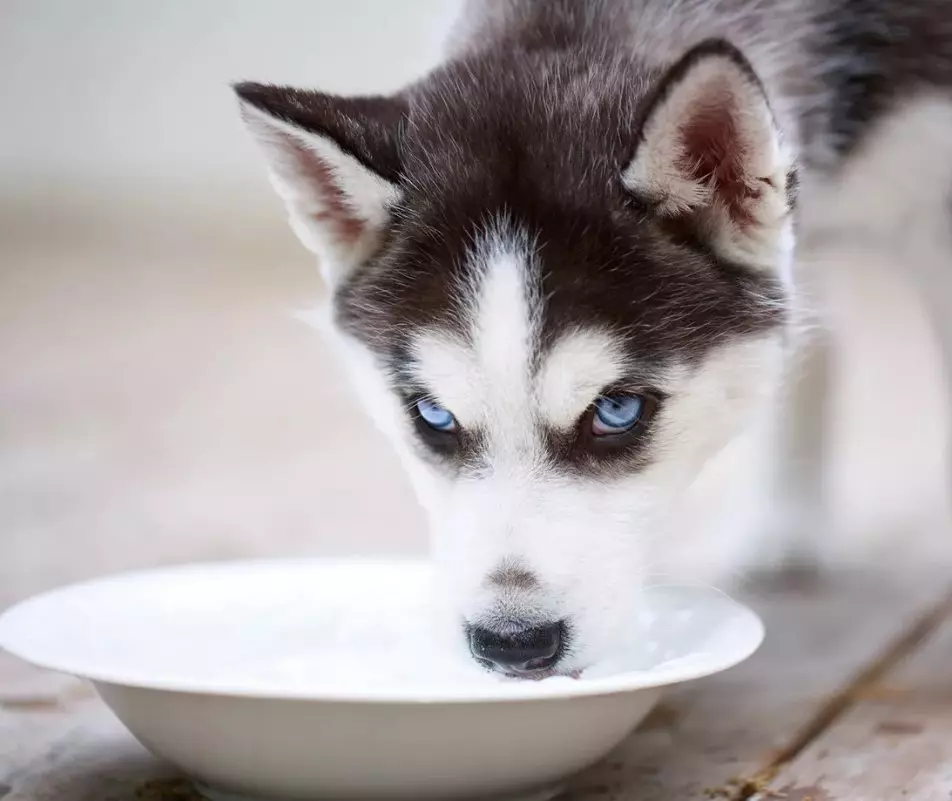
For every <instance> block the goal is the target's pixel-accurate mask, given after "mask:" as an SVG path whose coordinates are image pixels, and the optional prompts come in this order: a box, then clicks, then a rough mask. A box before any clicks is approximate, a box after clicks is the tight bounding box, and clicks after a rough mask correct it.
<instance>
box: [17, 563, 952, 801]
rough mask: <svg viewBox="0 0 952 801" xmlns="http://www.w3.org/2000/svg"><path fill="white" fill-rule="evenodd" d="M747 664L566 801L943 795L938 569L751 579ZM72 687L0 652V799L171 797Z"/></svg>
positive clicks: (943, 588) (951, 655)
mask: <svg viewBox="0 0 952 801" xmlns="http://www.w3.org/2000/svg"><path fill="white" fill-rule="evenodd" d="M745 596H746V597H745V600H747V601H748V602H749V603H751V604H752V605H754V606H755V607H756V608H757V609H758V611H759V612H760V613H761V614H762V615H763V616H764V618H765V621H766V624H767V632H768V636H767V640H766V642H765V644H764V646H763V648H762V649H761V650H760V652H759V653H758V654H757V655H756V656H755V657H754V658H752V659H751V660H750V661H748V662H747V663H745V664H744V665H741V666H739V667H737V668H735V669H733V670H731V671H728V672H726V673H724V674H722V675H720V676H717V677H714V678H712V679H709V680H706V681H701V682H698V683H696V684H693V685H690V686H688V687H686V688H685V689H683V690H682V691H680V692H673V693H671V694H670V695H669V696H668V697H667V698H666V699H665V700H663V701H662V703H661V705H659V706H658V707H657V708H656V710H655V711H654V712H653V713H652V715H651V716H650V717H649V718H648V720H647V721H646V722H645V723H644V725H643V726H642V727H641V728H640V729H639V730H638V731H637V732H635V734H634V735H633V736H632V737H631V738H630V739H629V740H628V742H627V743H625V745H624V746H623V747H622V748H621V749H619V751H618V752H617V753H616V754H615V755H614V756H613V757H612V758H610V759H608V760H607V761H606V762H604V763H603V764H602V765H599V766H598V767H596V768H594V769H592V770H590V771H588V772H587V773H586V774H583V775H581V776H579V777H577V778H576V779H575V780H574V781H573V782H572V784H571V786H570V788H569V791H568V793H567V795H566V796H565V798H566V800H567V801H662V799H663V801H691V799H703V800H709V801H716V799H723V800H724V801H742V800H746V801H757V799H763V800H764V801H766V800H767V799H771V798H776V799H786V801H834V800H835V801H843V800H845V799H849V800H850V801H903V800H904V799H909V800H910V801H912V800H915V801H949V799H952V670H950V669H949V663H950V661H952V576H950V575H949V574H947V573H944V572H943V573H942V574H939V575H932V574H931V573H920V574H917V575H915V576H909V575H906V576H905V577H904V581H901V582H900V581H899V580H898V579H897V578H896V577H894V576H889V575H888V574H886V573H885V571H884V573H883V574H882V575H870V574H867V575H842V576H836V577H829V578H826V579H824V580H822V581H821V580H818V579H813V580H809V581H807V580H800V581H796V582H788V583H787V584H786V585H784V586H781V585H778V583H777V582H773V583H772V584H771V585H769V586H768V585H764V586H762V587H759V588H756V587H752V588H750V589H749V590H748V591H746V592H745ZM191 797H193V796H192V795H191V790H190V788H189V787H188V785H187V783H185V782H183V781H182V780H180V779H179V778H178V777H177V776H176V775H175V773H174V771H172V770H170V769H169V768H168V767H166V766H164V765H162V764H161V763H159V762H158V761H157V760H155V759H153V758H152V757H151V756H149V755H148V754H147V753H146V752H145V751H144V750H143V749H142V748H141V746H139V745H138V744H137V743H135V741H133V740H132V738H131V737H130V736H129V735H128V734H126V733H125V731H124V730H123V729H122V727H121V726H120V725H119V724H118V722H116V721H115V720H114V719H113V718H112V717H111V715H110V714H109V713H108V712H107V711H106V710H105V709H104V708H103V707H102V705H101V704H100V703H99V701H98V700H97V699H96V698H95V697H93V695H92V693H91V691H89V690H88V689H87V688H86V687H85V686H84V685H81V684H78V683H75V682H73V681H71V680H68V679H63V678H60V677H56V676H52V675H49V674H38V673H36V672H34V671H32V670H29V669H27V668H25V666H22V665H19V664H14V663H13V661H12V660H9V659H8V660H6V661H0V798H2V799H4V801H133V799H136V800H137V801H138V800H140V799H145V800H146V801H173V800H174V801H183V799H188V798H191Z"/></svg>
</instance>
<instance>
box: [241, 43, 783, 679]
mask: <svg viewBox="0 0 952 801" xmlns="http://www.w3.org/2000/svg"><path fill="white" fill-rule="evenodd" d="M606 59H607V60H606ZM236 91H237V93H238V96H239V98H240V101H241V105H242V110H243V114H244V118H245V120H246V122H247V124H248V125H249V127H250V128H251V130H252V131H253V133H254V134H255V136H256V138H257V139H258V140H259V142H260V143H261V145H262V146H263V148H264V152H265V153H266V155H267V158H268V163H269V166H270V171H271V176H272V179H273V183H274V185H275V187H276V189H277V191H278V193H279V194H280V195H281V197H282V198H283V199H284V201H285V203H286V205H287V208H288V211H289V214H290V220H291V225H292V226H293V228H294V230H295V231H296V232H297V234H298V235H299V237H300V238H301V240H302V241H303V242H304V244H305V245H306V246H307V247H308V248H310V249H311V250H312V251H313V252H314V253H316V254H317V256H318V258H319V261H320V264H321V267H322V269H323V271H324V274H325V277H326V279H327V282H328V284H329V286H330V288H331V303H332V312H333V320H334V326H333V328H334V331H335V333H336V339H337V341H338V342H339V344H340V345H341V346H342V347H343V348H344V353H345V362H346V364H347V365H348V367H349V368H350V370H351V372H352V374H353V376H354V379H355V382H356V390H357V393H358V396H359V398H360V399H361V400H362V401H363V402H364V404H365V405H366V408H367V410H368V411H369V413H370V415H371V416H372V417H373V419H374V420H375V421H376V422H377V424H378V425H379V427H380V428H381V429H382V430H383V431H384V432H386V434H387V435H388V437H389V438H390V439H391V440H392V442H393V444H394V445H395V447H396V448H397V450H398V451H399V453H400V455H401V457H402V458H403V460H404V462H405V464H406V466H407V468H408V470H409V473H410V476H411V477H412V480H413V483H414V485H415V487H416V491H417V493H418V496H419V499H420V501H421V502H422V504H423V506H424V507H425V508H426V510H427V511H428V513H429V515H430V517H431V521H432V529H433V543H434V554H435V558H436V559H437V561H438V563H439V565H440V571H439V573H440V576H441V578H442V580H443V581H444V582H445V585H446V591H447V596H446V597H447V599H448V601H447V603H448V606H449V607H450V608H451V609H452V613H453V615H454V617H455V618H456V619H457V620H458V621H459V623H460V624H461V626H462V627H463V631H465V632H466V633H467V635H468V636H469V638H470V643H471V647H472V650H473V652H474V655H475V656H476V657H477V658H479V659H481V660H483V661H485V662H487V663H490V664H492V665H495V666H496V667H498V668H500V669H501V670H504V671H505V672H509V673H515V674H523V673H535V674H536V675H538V673H539V671H552V670H556V671H558V672H569V671H572V670H577V669H584V668H585V667H586V666H588V665H590V664H591V663H593V662H595V661H597V660H599V659H601V658H604V657H605V656H606V655H608V654H610V653H611V652H612V651H613V649H616V648H619V647H621V646H622V645H623V642H622V641H623V640H625V639H626V638H627V637H628V636H633V635H634V631H635V627H634V625H633V614H634V610H635V608H636V604H637V595H638V590H639V586H640V583H641V580H642V578H643V577H644V576H645V573H646V571H647V570H648V569H649V567H650V564H651V561H652V549H653V547H654V546H655V544H656V543H657V540H658V538H659V537H662V536H665V535H666V534H667V533H668V532H666V529H665V523H666V519H667V518H668V517H669V515H670V512H671V510H672V508H674V507H675V506H676V505H677V504H678V500H679V497H680V495H681V493H682V492H683V490H684V488H685V487H686V486H687V485H688V484H689V483H690V482H691V481H692V479H693V478H694V476H695V475H696V474H697V472H698V471H699V470H700V468H701V467H702V466H703V465H704V463H705V462H706V461H707V460H708V459H709V458H710V457H711V456H712V455H713V454H715V453H717V452H718V451H719V450H721V449H722V448H723V447H724V446H725V445H726V444H727V443H728V442H730V440H731V439H732V438H734V437H735V436H736V435H737V434H738V433H739V432H740V431H741V430H742V429H743V428H744V427H745V426H746V425H747V424H748V422H749V421H750V420H751V419H752V416H753V415H754V414H755V413H756V410H757V408H758V406H760V405H762V403H763V402H764V400H765V399H766V398H768V397H769V396H770V393H771V390H772V389H773V387H774V384H775V382H776V380H777V373H778V362H779V357H780V348H781V343H782V339H783V327H784V323H785V320H786V307H787V294H788V284H789V281H788V277H789V271H790V261H791V255H792V254H791V251H792V230H791V219H790V217H791V215H790V210H791V202H792V200H791V191H792V187H793V183H794V182H793V181H792V174H793V173H792V169H791V162H790V159H789V156H788V154H787V153H786V151H785V149H784V145H783V142H782V140H781V136H780V132H779V131H778V129H777V126H776V124H775V121H774V117H773V115H772V113H771V109H770V106H769V104H768V101H767V98H766V95H765V93H764V90H763V88H762V87H761V85H760V83H759V82H758V80H757V78H756V77H755V75H754V74H753V72H752V70H751V68H750V66H749V65H748V63H747V62H746V61H745V60H744V58H743V57H742V56H741V55H740V54H739V53H738V52H737V51H736V50H734V49H733V48H732V47H730V46H729V45H727V44H725V43H723V42H708V43H704V44H701V45H699V46H698V47H696V48H695V49H693V50H692V51H690V52H689V53H687V54H686V55H685V56H684V57H683V58H682V59H681V60H680V61H678V62H677V63H675V64H673V65H672V66H670V67H669V68H668V69H666V70H657V69H647V68H645V67H644V66H642V65H640V64H638V63H637V62H636V61H634V60H632V59H631V58H630V57H628V56H625V57H611V58H608V57H604V56H602V57H601V60H599V58H598V57H596V56H593V55H591V54H583V55H582V56H580V57H579V59H578V60H577V61H572V60H571V57H570V56H568V55H566V54H565V53H558V54H550V53H546V52H543V51H533V50H527V51H524V52H521V53H498V52H494V53H491V54H490V53H485V54H479V53H476V54H471V55H468V56H466V57H465V58H460V59H458V60H456V61H453V62H450V63H448V64H447V65H445V66H443V67H441V68H440V69H438V70H436V71H435V72H434V73H432V74H430V75H429V76H428V77H427V78H426V79H424V80H423V81H422V82H420V83H419V84H417V85H414V86H412V87H410V88H409V89H407V90H406V91H404V92H402V93H400V94H398V95H396V96H392V97H360V98H341V97H334V96H329V95H325V94H320V93H316V92H311V91H301V90H296V89H288V88H279V87H273V86H265V85H260V84H241V85H238V86H237V87H236Z"/></svg>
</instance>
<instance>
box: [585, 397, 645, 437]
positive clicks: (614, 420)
mask: <svg viewBox="0 0 952 801" xmlns="http://www.w3.org/2000/svg"><path fill="white" fill-rule="evenodd" d="M644 410H645V401H644V398H642V397H641V396H640V395H603V396H602V397H600V398H599V399H598V400H596V401H595V416H594V417H593V418H592V433H593V434H595V436H597V437H604V436H610V435H611V434H623V433H625V432H626V431H629V430H631V429H632V428H634V427H635V425H636V424H637V423H638V421H639V420H640V419H641V417H642V415H643V414H644Z"/></svg>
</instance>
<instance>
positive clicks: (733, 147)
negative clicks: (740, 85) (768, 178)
mask: <svg viewBox="0 0 952 801" xmlns="http://www.w3.org/2000/svg"><path fill="white" fill-rule="evenodd" d="M737 114H738V110H737V108H736V103H735V99H734V98H733V97H727V98H725V97H720V98H714V99H713V102H712V101H711V100H710V99H709V100H708V102H707V103H706V104H705V105H703V106H701V107H700V108H696V109H693V110H692V114H691V118H690V119H689V120H688V121H687V122H685V123H684V124H683V125H682V127H681V131H680V133H681V139H682V143H683V150H682V153H683V154H684V155H683V158H682V160H681V162H680V164H679V165H678V167H679V169H680V170H683V172H684V174H685V175H687V176H689V177H690V178H691V179H692V180H694V181H697V182H698V183H700V184H703V185H705V186H707V187H709V188H710V190H711V192H712V194H713V196H714V198H715V199H716V200H717V202H719V203H720V204H721V205H722V206H723V207H724V208H726V209H727V212H728V214H730V216H731V218H732V219H733V220H734V222H735V223H737V224H738V225H745V224H748V223H751V222H753V218H752V217H751V213H750V210H749V205H748V204H749V202H750V201H751V200H756V199H758V198H759V197H760V196H761V194H762V189H761V188H760V187H759V186H758V185H757V184H758V182H759V181H760V180H763V179H758V178H757V176H754V175H751V174H750V173H749V172H748V170H747V169H746V168H745V165H747V164H749V162H750V158H751V153H750V148H751V143H750V142H748V141H746V139H745V137H744V134H743V132H742V131H741V129H740V126H739V125H738V117H737Z"/></svg>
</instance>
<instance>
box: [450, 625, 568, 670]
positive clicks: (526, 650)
mask: <svg viewBox="0 0 952 801" xmlns="http://www.w3.org/2000/svg"><path fill="white" fill-rule="evenodd" d="M564 642H565V624H564V623H562V622H558V623H546V624H543V625H539V626H531V627H513V628H510V629H508V630H506V631H497V630H494V629H491V628H484V627H481V626H476V627H472V628H470V631H469V647H470V650H471V651H472V653H473V656H474V657H475V658H476V660H477V661H479V662H480V663H482V664H484V665H486V666H488V667H492V668H493V669H495V670H499V671H502V672H504V673H510V674H514V675H517V676H526V677H531V676H532V675H533V674H538V673H541V672H543V671H546V670H549V669H551V668H552V667H554V666H555V664H556V662H558V661H559V659H560V657H561V656H562V648H563V645H564Z"/></svg>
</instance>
